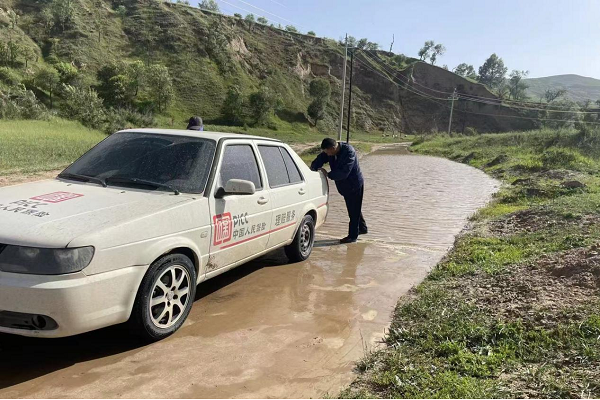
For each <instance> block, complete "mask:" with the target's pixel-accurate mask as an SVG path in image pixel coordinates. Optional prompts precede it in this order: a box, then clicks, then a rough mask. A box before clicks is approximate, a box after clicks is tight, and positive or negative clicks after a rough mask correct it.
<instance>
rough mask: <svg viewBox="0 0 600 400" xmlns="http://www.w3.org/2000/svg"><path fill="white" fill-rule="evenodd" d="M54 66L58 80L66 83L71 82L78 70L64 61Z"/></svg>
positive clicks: (73, 80) (75, 77)
mask: <svg viewBox="0 0 600 400" xmlns="http://www.w3.org/2000/svg"><path fill="white" fill-rule="evenodd" d="M54 67H55V68H56V70H57V71H58V75H59V76H60V82H61V83H64V84H67V85H71V84H73V83H74V82H75V79H77V76H78V75H79V70H78V69H77V68H75V67H74V66H73V65H71V64H69V63H66V62H59V63H57V64H56V65H55V66H54Z"/></svg>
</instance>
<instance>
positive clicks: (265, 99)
mask: <svg viewBox="0 0 600 400" xmlns="http://www.w3.org/2000/svg"><path fill="white" fill-rule="evenodd" d="M249 103H250V109H251V110H252V115H253V117H254V120H255V122H256V124H262V123H264V122H266V121H267V119H268V118H269V117H270V116H271V114H272V113H273V111H276V110H277V109H279V107H280V106H281V100H280V99H279V98H278V96H277V95H276V94H275V93H273V91H272V90H271V89H270V88H269V87H267V86H263V87H262V88H261V89H259V90H258V91H257V92H254V93H252V94H251V95H250V98H249Z"/></svg>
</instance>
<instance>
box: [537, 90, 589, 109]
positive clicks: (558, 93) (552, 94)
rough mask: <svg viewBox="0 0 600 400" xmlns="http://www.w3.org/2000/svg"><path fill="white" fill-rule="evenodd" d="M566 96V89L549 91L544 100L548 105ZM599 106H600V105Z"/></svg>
mask: <svg viewBox="0 0 600 400" xmlns="http://www.w3.org/2000/svg"><path fill="white" fill-rule="evenodd" d="M565 94H567V91H566V90H565V89H547V90H546V91H545V92H544V98H545V99H546V102H547V103H552V102H553V101H554V100H556V99H558V98H560V97H563V96H564V95H565ZM598 105H600V103H599V104H598Z"/></svg>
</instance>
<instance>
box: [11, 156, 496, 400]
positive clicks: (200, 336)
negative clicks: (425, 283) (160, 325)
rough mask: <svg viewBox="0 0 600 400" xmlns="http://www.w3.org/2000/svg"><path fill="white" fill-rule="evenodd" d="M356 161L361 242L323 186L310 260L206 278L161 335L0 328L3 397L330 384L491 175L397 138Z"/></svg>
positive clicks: (336, 384)
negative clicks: (362, 181)
mask: <svg viewBox="0 0 600 400" xmlns="http://www.w3.org/2000/svg"><path fill="white" fill-rule="evenodd" d="M361 165H362V168H363V171H364V174H365V178H366V191H365V202H364V210H363V211H364V214H365V217H366V218H367V222H368V224H369V234H368V235H366V236H361V237H360V239H359V242H358V243H354V244H351V245H339V243H338V242H337V241H336V240H334V239H335V238H337V239H339V238H340V237H343V236H345V235H346V230H347V228H348V224H347V221H348V216H347V214H346V207H345V205H344V202H343V199H341V198H340V196H339V195H337V194H332V199H331V204H330V205H331V211H330V214H329V218H328V221H327V223H326V224H325V226H324V227H323V228H322V229H321V230H320V231H319V235H318V238H317V242H316V243H315V249H314V251H313V254H312V255H311V257H310V259H309V260H308V261H306V262H303V263H296V264H289V263H288V262H287V259H286V258H285V255H284V253H283V251H281V250H280V251H276V252H273V253H272V254H269V255H268V256H266V257H263V258H261V259H258V260H255V261H252V262H251V263H248V264H246V265H244V266H241V267H239V268H236V269H234V270H233V271H230V272H228V273H225V274H223V275H221V276H219V277H217V278H215V279H211V280H209V281H207V282H205V283H202V284H201V285H200V286H199V288H198V292H197V296H196V302H195V303H194V308H193V309H192V311H191V313H190V316H189V318H188V320H187V321H186V323H185V325H184V326H183V327H182V329H180V331H179V332H177V333H176V334H175V335H173V336H172V337H170V338H168V339H167V340H164V341H161V342H159V343H154V344H152V345H149V346H144V347H139V344H136V343H135V342H131V341H127V340H124V339H123V340H122V339H121V337H122V334H121V332H120V331H119V330H118V329H115V328H109V329H105V330H102V331H98V332H94V333H89V334H85V335H80V336H76V337H73V338H66V339H60V340H57V341H49V340H39V339H19V338H15V337H12V336H9V335H0V397H19V398H22V397H45V398H53V397H110V398H112V397H135V398H138V397H140V398H145V397H161V398H165V397H166V398H174V397H194V398H196V397H213V398H229V397H252V398H270V397H293V398H308V397H323V396H324V395H325V394H327V393H328V394H329V395H333V396H335V395H336V394H337V393H339V389H340V388H341V387H342V386H344V385H346V384H348V383H349V382H350V381H351V380H352V378H353V374H352V369H353V367H354V365H355V362H356V360H358V359H359V358H360V357H362V356H363V355H364V351H365V350H364V349H365V347H367V348H371V346H372V345H373V344H374V343H377V341H378V340H379V339H381V337H382V335H383V332H384V330H385V329H386V328H387V327H388V326H389V323H390V315H391V313H392V311H393V309H394V306H395V305H396V302H397V301H398V298H399V297H400V296H402V295H403V294H405V293H407V291H408V290H410V288H411V287H413V286H414V285H416V284H418V283H419V282H420V281H421V280H422V279H423V278H424V277H425V276H426V274H427V271H429V269H430V268H431V267H433V266H434V265H435V264H436V263H437V262H438V261H439V259H440V258H441V257H442V256H443V254H444V250H445V249H446V248H447V247H448V246H450V245H451V244H452V241H453V236H454V235H455V234H456V233H458V232H459V231H460V230H461V228H462V227H463V226H464V224H465V222H466V218H467V217H468V215H469V214H471V213H472V212H473V211H475V209H477V208H478V207H480V206H482V205H483V204H484V203H485V202H486V201H487V200H488V199H489V196H490V195H491V193H492V192H493V191H494V189H495V185H496V183H495V182H494V181H493V180H491V179H489V178H488V177H487V176H486V175H485V174H483V173H482V172H481V171H478V170H476V169H473V168H470V167H467V166H464V165H460V164H455V163H452V162H449V161H446V160H441V159H437V158H432V157H422V156H414V155H402V154H401V153H400V152H399V150H397V149H396V150H392V151H379V152H376V153H374V154H372V155H369V156H367V157H365V158H363V159H362V160H361ZM334 190H335V189H334Z"/></svg>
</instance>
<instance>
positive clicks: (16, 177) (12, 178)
mask: <svg viewBox="0 0 600 400" xmlns="http://www.w3.org/2000/svg"><path fill="white" fill-rule="evenodd" d="M61 171H62V170H60V169H59V170H54V171H44V172H36V173H33V174H20V173H15V174H9V175H4V176H3V175H0V187H3V186H12V185H18V184H19V183H25V182H33V181H41V180H43V179H52V178H54V177H55V176H56V175H58V174H59V173H60V172H61Z"/></svg>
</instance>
